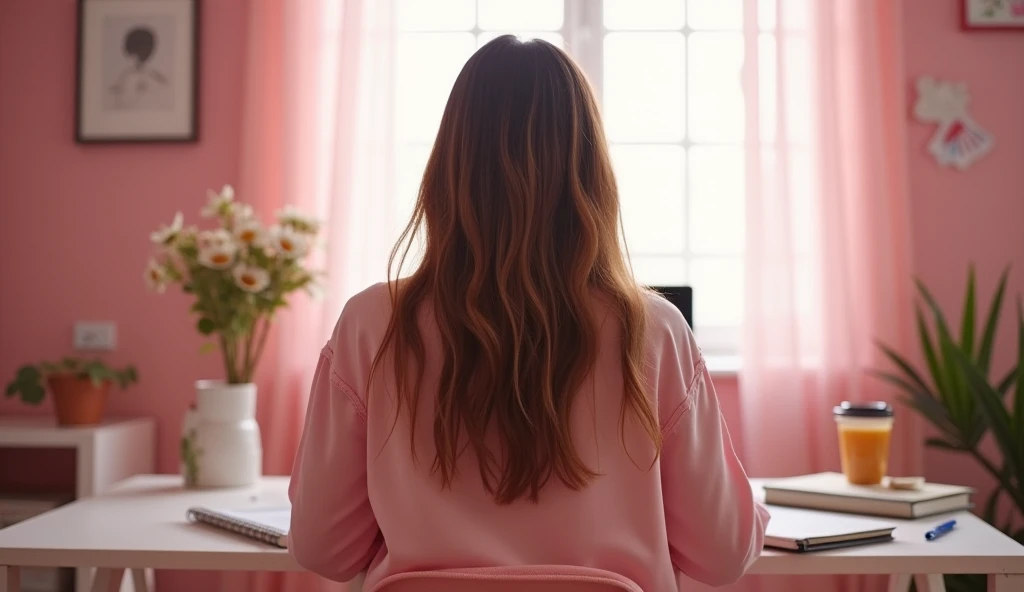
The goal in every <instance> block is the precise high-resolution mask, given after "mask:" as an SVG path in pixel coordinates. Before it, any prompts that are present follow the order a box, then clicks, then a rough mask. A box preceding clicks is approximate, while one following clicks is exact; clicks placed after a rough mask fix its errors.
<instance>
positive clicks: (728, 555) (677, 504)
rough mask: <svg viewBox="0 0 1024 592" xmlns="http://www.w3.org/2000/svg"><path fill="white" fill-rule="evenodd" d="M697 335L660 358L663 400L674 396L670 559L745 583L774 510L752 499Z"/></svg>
mask: <svg viewBox="0 0 1024 592" xmlns="http://www.w3.org/2000/svg"><path fill="white" fill-rule="evenodd" d="M679 333H682V334H681V335H680V334H679ZM692 339H693V338H692V334H691V332H690V329H689V327H684V328H683V330H681V331H679V332H677V339H675V340H672V341H675V342H676V343H672V344H667V345H666V350H667V351H665V352H664V353H665V354H668V355H663V356H662V359H661V363H660V370H659V374H660V376H659V379H658V382H659V384H658V397H659V400H665V401H672V403H671V404H670V405H669V409H671V411H670V412H669V414H668V419H667V423H665V424H663V443H662V457H661V478H662V494H663V496H664V504H665V519H666V526H667V532H668V543H669V551H670V555H671V557H672V563H673V564H674V565H675V567H676V569H678V570H679V571H681V572H682V573H684V574H685V575H687V576H688V577H690V578H693V579H694V580H697V581H699V582H702V583H704V584H707V585H709V586H716V587H717V586H724V585H727V584H731V583H733V582H735V581H737V580H739V579H740V578H741V577H742V576H743V574H744V573H745V572H746V571H747V569H748V568H749V567H750V566H751V565H752V564H753V563H754V561H755V560H756V559H757V558H758V557H759V556H760V554H761V548H762V546H763V545H764V532H765V526H767V524H768V519H769V515H768V512H767V511H766V510H765V509H764V507H762V506H761V505H760V504H759V503H758V502H757V501H756V500H755V499H754V494H753V491H752V489H751V486H750V482H749V481H748V480H747V475H746V473H744V471H743V466H742V465H741V464H740V461H739V458H737V456H736V452H735V451H734V450H733V446H732V441H731V439H730V437H729V431H728V428H727V427H726V425H725V420H724V418H723V417H722V413H721V409H720V408H719V404H718V397H717V396H716V394H715V389H714V386H713V385H712V383H711V376H710V374H709V373H708V370H707V367H706V366H705V363H704V360H703V358H702V357H701V355H700V352H699V350H698V349H697V348H696V344H694V343H692ZM680 341H682V342H683V343H679V342H680Z"/></svg>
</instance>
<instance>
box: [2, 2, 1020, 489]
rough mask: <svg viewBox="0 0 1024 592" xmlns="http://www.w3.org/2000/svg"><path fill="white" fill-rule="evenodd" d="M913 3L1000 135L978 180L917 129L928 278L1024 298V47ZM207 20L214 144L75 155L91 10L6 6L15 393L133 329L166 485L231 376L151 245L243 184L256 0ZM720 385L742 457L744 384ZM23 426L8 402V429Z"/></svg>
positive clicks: (925, 34)
mask: <svg viewBox="0 0 1024 592" xmlns="http://www.w3.org/2000/svg"><path fill="white" fill-rule="evenodd" d="M904 1H905V3H906V19H905V21H906V30H905V38H906V51H905V56H904V58H905V61H906V67H907V70H908V76H909V78H908V86H910V84H911V81H912V80H913V78H914V77H916V76H917V75H920V74H926V73H927V74H931V75H934V76H937V77H949V78H952V79H957V80H963V81H966V82H967V83H968V85H969V87H970V89H971V91H972V93H973V97H974V98H973V104H972V113H973V114H974V116H975V118H976V120H977V121H978V122H979V123H980V124H981V125H983V126H985V127H987V128H988V129H989V130H991V131H993V132H994V133H995V134H996V147H995V149H994V151H993V152H992V153H991V154H989V155H988V156H987V157H985V158H984V159H982V160H981V161H980V162H978V163H977V164H976V165H975V166H974V167H973V168H972V169H970V170H969V171H968V172H967V173H961V172H957V171H953V170H945V169H941V168H939V167H938V166H937V165H936V164H935V163H934V162H933V161H932V160H931V159H930V157H928V155H927V154H926V152H925V144H926V143H927V140H928V138H929V137H930V134H931V132H932V128H931V127H930V126H925V125H922V124H918V123H916V122H910V123H908V126H909V138H910V145H909V166H910V177H911V192H912V207H913V216H914V228H913V231H914V245H915V252H914V256H915V269H916V272H917V274H918V275H919V276H920V277H922V278H923V279H924V280H925V281H926V282H927V283H928V285H929V286H932V287H933V289H934V290H935V292H936V293H937V296H938V298H939V299H940V301H941V302H942V303H943V304H944V305H946V306H948V307H958V306H959V303H960V291H961V289H962V283H963V278H964V273H965V270H966V265H967V262H968V261H972V260H973V261H975V262H976V263H977V265H978V268H979V273H980V280H981V283H982V285H983V286H985V287H990V286H991V284H992V283H993V282H994V280H995V277H996V276H997V274H998V272H999V270H1000V269H1001V268H1002V267H1003V266H1004V265H1006V264H1007V263H1013V264H1014V268H1015V269H1014V276H1013V278H1012V282H1011V289H1012V291H1013V292H1014V293H1019V292H1024V232H1022V231H1021V228H1020V226H1021V223H1022V222H1024V108H1022V107H1021V105H1022V102H1021V97H1022V96H1024V69H1021V68H1020V67H1017V66H1016V63H1017V62H1019V61H1020V60H1021V59H1024V32H1022V33H964V32H961V31H960V30H959V28H958V25H957V19H956V6H957V5H958V3H959V0H904ZM202 4H203V14H202V39H201V43H202V49H201V53H202V79H201V84H200V92H201V101H200V103H201V122H202V123H201V139H200V142H199V143H198V144H192V145H182V146H174V145H165V146H160V145H154V146H134V147H133V146H78V145H75V144H74V143H73V142H72V140H71V138H72V131H73V130H72V125H73V107H74V103H73V101H74V99H73V97H74V68H75V62H74V59H75V57H74V56H75V47H74V43H75V42H74V40H75V2H74V1H73V0H2V1H0V89H2V92H0V130H2V132H0V278H3V279H2V280H0V378H3V379H4V380H6V379H7V377H9V376H10V375H11V373H12V372H13V370H14V368H15V367H16V366H17V365H18V364H19V363H21V362H24V361H36V360H40V359H45V358H48V357H54V356H57V355H62V354H64V353H67V352H69V350H70V341H71V325H72V323H73V321H75V320H76V319H85V320H94V319H102V320H114V321H116V322H117V323H118V339H119V346H118V350H117V351H116V352H115V353H114V354H113V355H111V356H110V359H111V360H112V361H114V362H117V363H123V362H133V363H135V364H136V365H137V366H138V368H139V370H140V374H141V377H142V383H141V385H140V386H137V387H135V388H133V389H132V390H131V391H129V392H127V393H124V394H117V395H115V396H114V397H113V399H112V401H111V404H110V408H111V409H110V411H111V413H112V414H125V415H129V414H139V415H155V416H156V417H158V418H159V420H160V438H159V450H158V453H159V467H158V468H159V469H160V470H161V471H165V472H171V471H174V470H176V463H177V458H176V441H177V430H178V421H179V418H180V416H181V412H182V410H183V409H184V407H185V405H186V404H187V402H188V401H189V400H190V398H191V396H192V381H193V380H195V379H196V378H202V377H209V376H217V375H218V374H219V371H218V365H217V360H216V358H215V357H200V356H198V355H197V350H198V348H199V345H200V343H201V342H200V340H199V339H198V337H197V335H196V334H195V332H194V331H193V330H192V320H191V319H190V318H189V317H188V315H187V312H186V310H187V304H188V303H187V301H186V300H185V299H184V298H182V297H181V296H179V295H167V296H164V297H162V298H161V297H157V296H155V295H151V294H147V293H146V292H145V289H144V287H143V283H142V268H143V265H144V264H145V260H146V257H147V253H148V244H147V235H148V232H149V231H150V230H151V229H153V228H155V227H156V226H157V225H158V224H160V223H161V222H164V221H167V220H169V219H170V218H171V216H172V215H173V213H174V212H175V211H176V210H179V209H180V210H183V211H184V212H185V213H186V215H187V216H195V213H196V212H197V211H198V208H199V206H200V205H201V204H202V202H203V201H204V199H205V196H204V192H205V189H206V188H208V187H218V186H220V185H221V184H223V183H225V182H233V181H235V179H236V177H237V174H238V169H239V162H238V160H239V158H238V146H239V139H240V126H241V119H240V105H241V102H242V96H241V86H242V85H241V71H242V66H243V61H244V55H243V48H244V30H245V20H246V19H245V9H244V6H245V1H244V0H216V1H207V2H204V3H202ZM1015 60H1016V61H1015ZM1011 325H1012V319H1011V318H1010V317H1009V315H1008V316H1007V318H1006V319H1005V321H1004V324H1003V327H1002V330H1001V333H1000V339H1001V347H1000V348H999V350H998V351H997V355H996V366H997V368H998V369H1004V368H1006V367H1007V366H1008V365H1009V363H1010V355H1011V352H1012V351H1013V347H1012V345H1011V334H1010V330H1011ZM716 385H717V387H718V391H719V395H720V396H721V398H722V400H723V406H724V408H725V413H726V416H727V417H728V418H730V425H731V426H732V427H733V435H734V439H736V440H737V442H736V444H737V447H738V448H740V447H741V440H742V434H740V433H738V426H739V416H738V408H737V405H738V400H737V396H736V395H737V385H736V381H735V379H728V378H725V379H723V378H719V379H717V380H716ZM48 410H49V408H48V407H44V408H42V409H40V410H39V412H44V413H45V412H48ZM24 411H25V409H24V408H23V407H22V406H21V405H20V404H18V403H15V402H13V401H0V413H9V412H19V413H21V412H24ZM926 458H927V467H926V473H927V475H928V477H929V478H932V479H936V480H946V481H958V482H959V481H964V480H965V479H966V480H968V481H969V482H973V483H977V484H979V485H980V484H985V483H986V480H985V479H984V478H983V475H981V473H980V472H979V471H977V470H976V469H975V468H974V465H973V464H972V463H971V462H970V461H969V460H968V459H961V458H957V457H949V456H948V455H945V454H943V453H939V452H929V454H928V456H927V457H926ZM0 464H2V463H0Z"/></svg>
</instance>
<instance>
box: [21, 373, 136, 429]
mask: <svg viewBox="0 0 1024 592" xmlns="http://www.w3.org/2000/svg"><path fill="white" fill-rule="evenodd" d="M137 381H138V375H137V374H136V372H135V368H134V367H132V366H127V367H126V368H124V369H122V370H116V369H114V368H111V367H110V366H107V365H106V364H104V363H103V362H101V361H100V360H82V359H78V358H64V359H63V360H60V361H58V362H42V363H39V364H28V365H25V366H22V367H21V368H18V370H17V372H16V373H15V375H14V379H13V380H11V382H10V383H8V384H7V390H6V396H8V397H14V396H18V397H20V398H21V401H22V402H23V403H25V404H28V405H38V404H40V403H42V402H43V399H44V398H45V397H46V392H47V391H49V392H50V395H51V396H52V397H53V407H54V411H55V413H56V415H57V423H58V424H59V425H63V426H80V425H95V424H98V423H100V422H101V421H103V410H104V408H105V407H106V403H107V394H108V393H109V392H110V387H111V385H113V384H117V385H118V386H120V387H121V388H122V389H123V388H125V387H127V386H128V385H129V384H131V383H133V382H137Z"/></svg>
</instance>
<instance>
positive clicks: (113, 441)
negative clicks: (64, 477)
mask: <svg viewBox="0 0 1024 592" xmlns="http://www.w3.org/2000/svg"><path fill="white" fill-rule="evenodd" d="M0 447H5V448H70V449H72V450H74V451H75V499H83V498H87V497H90V496H93V495H96V494H97V493H101V492H103V491H105V490H106V489H107V488H109V487H110V486H112V485H114V484H115V483H118V482H120V481H122V480H124V479H127V478H128V477H131V476H132V475H139V474H143V473H152V472H153V471H154V470H156V420H155V419H153V418H152V417H136V418H110V417H108V418H106V419H104V420H103V422H102V423H100V424H99V425H94V426H58V425H57V421H56V419H55V418H54V417H53V416H52V415H30V416H12V417H0ZM62 567H64V566H62ZM67 567H70V566H67ZM91 579H92V574H91V573H90V572H89V570H86V569H76V570H75V590H76V591H77V592H84V591H85V590H86V589H87V588H88V583H89V582H90V581H91Z"/></svg>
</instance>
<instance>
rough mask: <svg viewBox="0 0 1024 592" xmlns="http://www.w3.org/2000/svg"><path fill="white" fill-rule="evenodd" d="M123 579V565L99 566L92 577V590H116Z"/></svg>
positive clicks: (96, 591) (94, 591)
mask: <svg viewBox="0 0 1024 592" xmlns="http://www.w3.org/2000/svg"><path fill="white" fill-rule="evenodd" d="M122 579H124V568H123V567H100V568H97V569H96V575H94V576H93V578H92V592H118V590H120V589H121V580H122Z"/></svg>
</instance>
